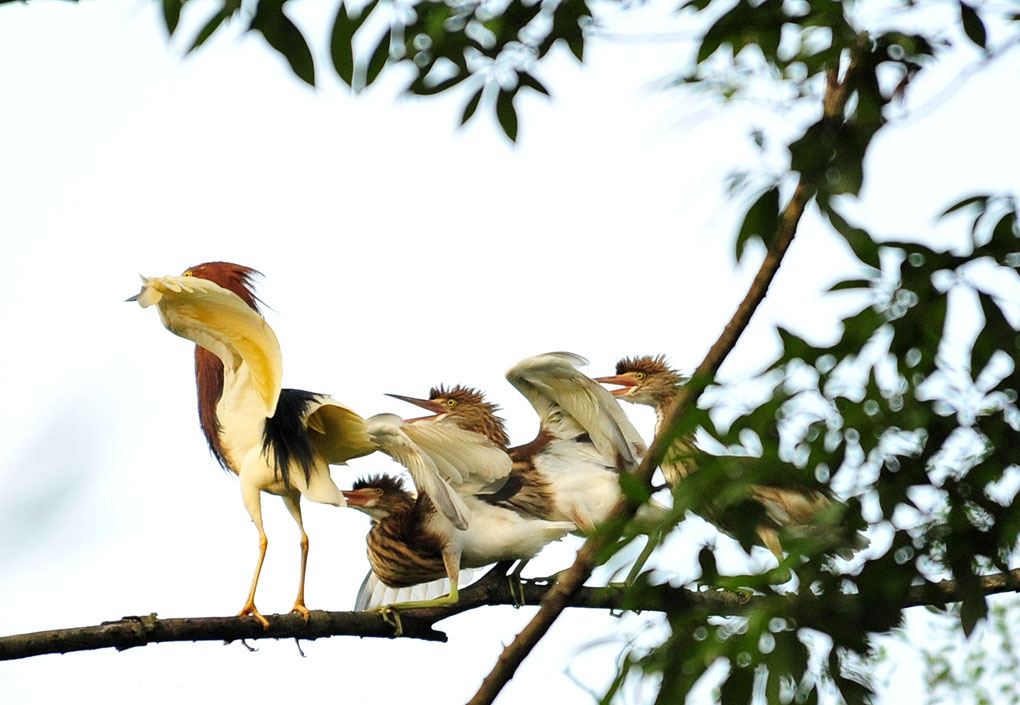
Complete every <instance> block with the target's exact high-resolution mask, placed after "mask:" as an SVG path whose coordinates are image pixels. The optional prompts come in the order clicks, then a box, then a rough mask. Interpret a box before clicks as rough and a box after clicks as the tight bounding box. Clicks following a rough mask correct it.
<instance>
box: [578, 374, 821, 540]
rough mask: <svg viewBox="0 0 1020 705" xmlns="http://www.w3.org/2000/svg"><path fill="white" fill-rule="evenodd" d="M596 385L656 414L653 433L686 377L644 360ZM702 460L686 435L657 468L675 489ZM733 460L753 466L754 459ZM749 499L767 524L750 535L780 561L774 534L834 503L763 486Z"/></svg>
mask: <svg viewBox="0 0 1020 705" xmlns="http://www.w3.org/2000/svg"><path fill="white" fill-rule="evenodd" d="M597 380H598V381H599V382H603V383H606V384H616V385H620V388H619V389H614V390H613V396H615V397H617V398H618V399H622V400H623V401H628V402H631V403H632V404H644V405H646V406H651V407H653V408H654V409H655V414H656V424H655V432H656V434H658V432H659V430H660V429H661V427H662V424H663V422H664V421H665V414H666V411H667V410H668V408H669V404H670V402H671V401H672V399H673V398H674V396H675V395H676V390H677V389H678V388H679V387H681V386H682V385H683V384H685V383H686V381H687V378H686V377H684V376H683V375H681V374H680V373H679V372H677V371H676V370H674V369H672V368H671V367H670V366H669V364H668V362H667V361H666V358H665V356H664V355H656V356H651V355H645V356H640V357H633V358H624V359H623V360H620V362H618V363H617V365H616V375H615V376H612V377H599V378H597ZM704 457H705V454H704V453H703V452H702V451H700V450H698V448H697V446H695V444H694V436H693V434H691V435H688V436H684V437H681V438H678V439H676V440H675V441H674V442H673V443H672V445H671V446H670V447H669V449H668V450H667V451H666V457H665V458H664V460H663V462H662V464H661V465H660V466H659V467H660V469H661V470H662V474H663V477H664V478H665V479H666V482H667V483H668V484H669V485H670V486H671V487H675V486H676V485H677V484H678V483H679V482H680V481H681V480H682V479H683V478H685V477H688V476H689V475H690V474H691V473H693V472H696V471H697V470H698V468H699V465H700V463H699V458H704ZM734 460H735V461H736V462H755V459H754V458H734ZM749 499H750V500H751V501H753V502H756V503H758V504H759V505H761V507H762V508H763V510H764V511H763V515H764V517H765V518H766V520H767V523H765V524H761V525H759V526H758V527H757V528H756V533H757V534H758V537H759V538H760V539H761V541H762V543H763V544H764V545H765V546H766V547H767V548H768V549H769V550H770V551H772V553H773V554H775V556H776V557H777V558H778V559H779V560H782V558H783V548H782V545H781V543H780V540H779V531H780V530H781V529H783V528H784V527H805V528H808V527H810V526H811V522H812V520H813V519H814V517H815V515H816V514H817V513H818V512H819V511H820V510H822V509H824V508H825V507H827V506H830V505H831V504H832V503H833V502H834V501H835V500H834V499H833V498H832V497H831V495H828V494H826V493H823V492H820V491H818V490H815V489H811V488H803V489H801V488H794V487H789V486H782V487H780V486H768V485H752V486H751V487H750V496H749ZM707 514H708V515H709V516H706V517H705V518H706V519H709V520H710V521H713V522H714V523H716V524H717V525H719V526H720V528H722V529H723V530H724V531H728V529H727V527H726V526H725V525H723V524H722V522H721V521H720V518H719V517H718V516H716V515H715V512H713V511H712V509H711V508H708V512H707Z"/></svg>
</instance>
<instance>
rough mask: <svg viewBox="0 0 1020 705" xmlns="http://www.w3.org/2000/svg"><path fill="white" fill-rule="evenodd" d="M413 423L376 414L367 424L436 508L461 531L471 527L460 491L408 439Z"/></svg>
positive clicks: (384, 449) (376, 442) (424, 453)
mask: <svg viewBox="0 0 1020 705" xmlns="http://www.w3.org/2000/svg"><path fill="white" fill-rule="evenodd" d="M408 426H409V424H405V423H404V420H403V419H402V418H400V417H399V416H397V415H396V414H376V415H375V416H372V417H371V418H369V419H368V420H367V421H366V422H365V427H366V430H367V431H368V434H369V435H370V436H371V438H372V440H373V441H374V443H375V444H376V445H377V446H378V448H379V449H380V450H382V451H383V452H384V453H386V454H387V455H388V456H390V457H391V458H393V459H394V460H396V461H397V462H398V463H400V464H401V465H403V466H404V467H405V468H407V469H408V471H409V472H410V473H411V478H412V479H413V480H414V485H415V487H417V488H418V491H419V492H424V493H425V494H426V495H428V497H429V499H431V500H432V503H433V504H435V505H436V508H437V509H438V510H439V511H440V512H442V513H443V514H444V515H445V516H446V517H447V518H448V519H449V520H450V521H451V522H452V523H453V525H454V526H456V527H457V528H458V529H461V530H464V529H466V528H467V527H468V515H469V514H470V512H469V511H468V508H467V506H465V504H464V500H462V499H461V498H460V497H459V496H458V495H457V492H456V491H455V490H454V489H453V488H452V487H450V484H449V483H448V482H447V481H446V479H444V477H443V474H442V473H441V471H440V470H439V469H438V468H437V467H436V463H435V462H434V461H433V459H432V457H431V456H430V454H429V453H427V452H425V451H424V450H423V449H422V448H420V447H418V445H417V444H416V443H415V442H414V441H413V440H412V439H411V438H409V437H408V434H407V433H405V430H406V429H407V428H408Z"/></svg>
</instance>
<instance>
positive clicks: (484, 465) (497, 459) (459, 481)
mask: <svg viewBox="0 0 1020 705" xmlns="http://www.w3.org/2000/svg"><path fill="white" fill-rule="evenodd" d="M404 431H405V432H406V433H407V436H408V437H409V438H410V439H411V440H412V441H414V443H415V444H416V445H417V446H418V447H419V448H421V449H422V450H423V451H424V452H425V453H427V454H428V455H429V457H430V458H431V459H432V461H433V462H434V463H435V465H436V468H437V469H438V470H439V473H440V474H441V475H442V476H443V477H444V478H446V479H447V480H448V481H449V482H450V484H451V485H453V486H454V487H455V488H457V492H458V493H460V494H461V495H464V496H467V495H474V494H479V493H485V494H489V493H492V492H496V491H497V490H498V489H499V488H501V487H502V486H503V485H504V484H506V481H507V478H509V477H510V470H511V469H512V467H513V461H512V460H510V456H509V455H508V454H507V452H506V451H505V450H503V449H502V448H500V447H499V446H497V445H496V444H495V443H493V442H492V441H491V440H490V439H489V438H487V437H485V436H483V435H482V434H480V433H475V432H474V431H467V430H465V429H462V428H461V427H460V426H458V425H457V424H456V423H455V422H453V421H450V420H446V419H439V420H435V421H432V420H426V419H422V420H420V421H413V422H411V423H405V424H404Z"/></svg>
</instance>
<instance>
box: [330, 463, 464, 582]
mask: <svg viewBox="0 0 1020 705" xmlns="http://www.w3.org/2000/svg"><path fill="white" fill-rule="evenodd" d="M345 495H346V497H347V501H348V503H349V505H350V506H353V507H357V508H359V509H361V510H362V511H364V512H365V513H366V514H368V515H369V516H370V517H372V522H373V526H372V529H371V530H370V531H369V532H368V538H367V544H368V560H369V563H371V565H372V570H373V571H374V572H375V574H376V575H377V576H379V578H380V579H381V580H382V581H383V582H384V583H386V584H387V585H389V586H390V587H406V586H408V585H417V584H418V583H423V582H427V581H429V580H438V579H439V578H443V577H445V576H446V569H445V568H444V566H443V540H442V538H441V537H439V536H437V535H436V534H434V533H432V532H431V531H429V530H428V528H427V527H428V520H429V518H430V517H431V516H433V515H434V514H435V512H436V509H435V507H434V506H433V504H432V502H431V500H429V498H428V496H427V495H425V494H421V495H419V496H418V498H417V499H416V498H415V497H414V495H412V494H411V493H410V492H408V491H407V490H406V489H405V488H404V486H403V483H401V482H400V480H398V479H397V478H395V477H391V476H389V475H375V476H372V477H367V478H364V479H360V480H357V481H355V483H354V486H353V488H352V490H351V491H350V492H346V493H345Z"/></svg>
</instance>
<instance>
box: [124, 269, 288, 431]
mask: <svg viewBox="0 0 1020 705" xmlns="http://www.w3.org/2000/svg"><path fill="white" fill-rule="evenodd" d="M135 298H136V299H137V301H138V303H139V305H141V306H142V308H147V307H149V306H152V305H156V306H157V307H158V309H159V317H160V319H161V320H162V321H163V325H164V326H166V328H167V330H169V331H170V332H171V333H174V334H176V335H179V336H181V337H182V338H187V339H188V340H191V341H192V342H194V343H196V344H197V345H201V346H202V347H203V348H205V349H207V350H209V351H210V352H211V353H213V354H214V355H216V357H218V358H219V359H220V360H221V361H222V362H223V364H224V366H226V367H229V368H230V369H232V370H236V369H237V368H238V367H240V366H241V364H245V365H247V366H248V370H249V373H250V376H251V384H252V387H254V389H255V392H256V393H257V394H258V396H259V398H260V399H261V400H262V401H263V402H264V403H265V405H266V417H270V416H272V415H273V414H274V413H276V403H277V401H279V398H280V386H281V380H282V379H283V358H282V357H281V355H280V343H279V342H278V341H277V340H276V334H275V333H273V329H272V328H270V327H269V324H268V323H266V320H265V319H264V318H262V316H260V315H259V314H258V313H257V312H255V311H254V310H253V309H252V308H251V307H250V306H248V305H247V304H246V303H245V302H244V301H242V300H241V298H240V297H239V296H238V295H237V294H235V293H234V292H232V291H230V290H228V289H224V288H223V287H221V286H220V285H218V284H214V283H213V282H211V281H209V280H208V279H202V278H200V277H176V276H166V277H150V278H147V277H142V290H141V291H140V292H139V293H138V296H137V297H135Z"/></svg>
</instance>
